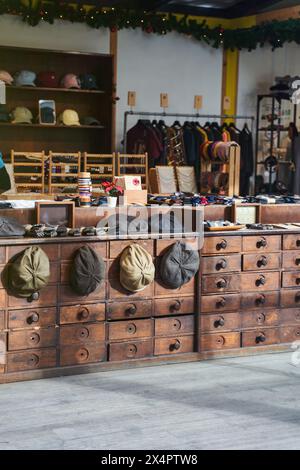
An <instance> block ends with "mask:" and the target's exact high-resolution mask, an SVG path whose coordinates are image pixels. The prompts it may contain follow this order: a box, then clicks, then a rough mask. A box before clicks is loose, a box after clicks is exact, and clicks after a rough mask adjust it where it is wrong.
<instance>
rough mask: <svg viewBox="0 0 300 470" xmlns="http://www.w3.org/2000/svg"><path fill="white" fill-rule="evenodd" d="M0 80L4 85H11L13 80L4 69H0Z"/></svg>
mask: <svg viewBox="0 0 300 470" xmlns="http://www.w3.org/2000/svg"><path fill="white" fill-rule="evenodd" d="M0 80H1V81H2V82H4V83H5V84H6V85H12V83H13V81H14V79H13V78H12V76H11V74H10V73H8V72H7V71H6V70H0Z"/></svg>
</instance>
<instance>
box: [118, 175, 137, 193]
mask: <svg viewBox="0 0 300 470" xmlns="http://www.w3.org/2000/svg"><path fill="white" fill-rule="evenodd" d="M114 181H115V183H116V185H118V186H121V188H123V189H135V190H141V189H142V179H141V177H140V176H137V175H126V176H116V177H115V179H114Z"/></svg>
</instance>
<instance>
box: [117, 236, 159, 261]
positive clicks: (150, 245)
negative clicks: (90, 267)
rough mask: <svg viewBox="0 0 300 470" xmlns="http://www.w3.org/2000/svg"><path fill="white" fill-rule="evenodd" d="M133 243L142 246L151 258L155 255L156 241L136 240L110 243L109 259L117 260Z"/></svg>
mask: <svg viewBox="0 0 300 470" xmlns="http://www.w3.org/2000/svg"><path fill="white" fill-rule="evenodd" d="M133 243H137V244H138V245H141V246H142V247H143V248H145V250H146V251H148V253H149V254H150V255H151V256H153V255H154V240H136V241H134V242H133V241H132V240H117V241H112V242H109V257H110V258H117V257H118V256H119V255H120V254H121V253H122V251H123V250H124V249H125V248H126V247H127V246H129V245H132V244H133Z"/></svg>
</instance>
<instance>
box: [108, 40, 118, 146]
mask: <svg viewBox="0 0 300 470" xmlns="http://www.w3.org/2000/svg"><path fill="white" fill-rule="evenodd" d="M109 40H110V46H109V53H110V54H111V55H112V58H113V71H112V72H113V80H112V83H113V84H112V87H113V89H112V101H113V104H112V117H111V118H112V119H111V151H112V152H115V151H116V120H117V101H116V97H117V76H118V68H117V67H118V31H111V32H110V37H109Z"/></svg>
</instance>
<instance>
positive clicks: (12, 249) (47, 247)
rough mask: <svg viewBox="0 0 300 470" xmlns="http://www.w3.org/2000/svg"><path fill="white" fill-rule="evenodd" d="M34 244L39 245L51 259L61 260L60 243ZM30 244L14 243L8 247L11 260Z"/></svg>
mask: <svg viewBox="0 0 300 470" xmlns="http://www.w3.org/2000/svg"><path fill="white" fill-rule="evenodd" d="M33 246H39V248H41V249H42V250H43V251H44V252H45V253H46V255H47V256H48V258H49V261H58V260H59V244H56V243H55V244H53V243H48V244H37V245H33ZM29 247H30V245H12V246H9V247H8V248H7V250H8V260H9V261H10V260H11V258H12V257H13V256H15V255H16V254H18V253H21V252H22V251H24V250H26V248H29Z"/></svg>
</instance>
